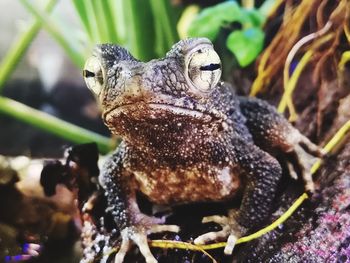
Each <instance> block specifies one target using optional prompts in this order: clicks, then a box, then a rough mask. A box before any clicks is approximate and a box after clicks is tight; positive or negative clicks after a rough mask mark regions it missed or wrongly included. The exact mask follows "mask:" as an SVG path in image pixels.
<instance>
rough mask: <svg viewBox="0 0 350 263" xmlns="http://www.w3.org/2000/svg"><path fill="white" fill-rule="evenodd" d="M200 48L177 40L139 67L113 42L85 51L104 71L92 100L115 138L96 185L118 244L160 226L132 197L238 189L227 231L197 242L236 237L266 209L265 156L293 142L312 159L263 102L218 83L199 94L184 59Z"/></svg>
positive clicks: (268, 172)
mask: <svg viewBox="0 0 350 263" xmlns="http://www.w3.org/2000/svg"><path fill="white" fill-rule="evenodd" d="M202 44H205V45H211V43H210V42H209V40H207V39H203V38H201V39H188V40H184V41H180V42H179V43H177V44H175V45H174V46H173V48H172V49H171V51H170V52H168V54H167V55H166V57H165V58H163V59H159V60H152V61H149V62H147V63H143V62H140V61H137V60H136V59H134V58H133V57H132V56H131V55H130V54H129V53H128V52H127V51H126V50H125V49H123V48H121V47H119V46H116V45H109V44H105V45H100V46H98V47H97V49H96V50H95V54H94V55H95V56H96V57H98V58H99V60H100V62H101V65H102V67H103V69H104V74H105V80H104V84H103V88H102V90H101V92H100V93H99V94H98V97H99V99H100V102H101V105H102V109H103V119H104V121H105V123H106V125H107V126H108V127H109V128H110V130H111V131H112V132H113V133H115V134H118V135H120V136H122V138H123V141H122V143H121V144H120V146H119V147H118V149H117V150H116V152H115V153H114V154H113V155H112V156H111V157H110V158H109V160H108V161H107V162H106V163H105V165H104V168H103V169H102V173H101V175H100V181H101V184H102V185H103V187H104V189H105V191H106V196H107V199H108V203H109V210H110V211H112V213H113V215H114V218H115V221H116V223H117V225H118V227H119V229H120V230H121V231H122V230H125V229H127V231H124V234H123V233H122V235H123V239H124V240H133V241H135V242H136V243H138V242H140V241H137V240H136V239H137V238H135V236H137V234H138V233H144V234H147V233H148V230H150V229H151V228H152V225H154V224H158V223H162V222H163V221H162V220H161V219H155V218H153V217H147V216H145V215H143V214H142V213H141V212H140V211H139V209H138V207H137V204H136V201H135V193H136V192H137V191H141V192H142V193H143V194H145V195H146V196H147V197H148V198H149V200H150V201H152V202H153V203H157V204H167V205H176V204H182V203H192V202H203V201H214V202H219V201H227V200H231V199H232V198H233V197H234V196H235V195H236V194H237V191H238V190H242V189H243V191H242V192H243V199H242V204H241V207H240V209H239V211H236V212H234V213H229V218H228V220H229V221H227V222H228V228H227V229H228V231H227V232H226V233H222V234H218V235H215V234H213V233H212V234H209V235H207V236H204V237H203V238H201V239H200V240H198V241H199V242H198V243H203V242H207V241H210V240H213V239H217V238H227V237H228V236H229V235H231V234H232V235H234V236H235V237H236V238H239V237H240V236H242V235H244V234H245V232H246V231H247V230H248V229H249V228H251V227H254V226H257V225H259V224H260V223H261V222H262V220H264V219H266V217H267V216H268V215H269V213H270V212H271V211H270V208H271V203H272V201H273V199H274V197H275V193H276V189H277V185H278V182H279V180H280V178H281V174H282V171H281V166H280V164H279V163H278V162H277V160H276V159H275V158H274V157H273V156H272V155H270V153H273V152H276V150H278V151H279V152H293V151H294V149H295V145H297V144H299V143H300V144H303V142H305V143H304V144H303V145H304V148H307V149H308V148H312V149H313V150H314V151H316V152H317V153H318V148H317V147H316V146H314V145H312V144H311V143H309V141H308V140H307V139H306V138H305V137H303V136H302V135H301V134H300V133H299V132H298V131H297V130H296V129H294V128H293V127H292V126H291V125H290V124H289V123H288V122H287V121H286V120H285V119H284V118H283V117H282V116H281V115H279V114H277V113H276V111H275V109H274V108H273V107H271V106H269V105H268V104H267V103H265V102H263V101H261V100H258V99H249V98H241V97H238V96H235V94H234V92H233V90H232V89H231V87H230V86H228V85H227V84H224V83H222V82H218V84H217V85H216V86H215V87H214V88H212V89H210V90H209V91H203V90H201V89H198V88H196V87H195V85H193V83H191V80H190V79H189V78H188V75H187V74H188V72H187V64H186V59H187V56H188V53H190V52H191V50H193V49H194V48H195V47H197V46H198V45H202ZM102 82H103V81H102V80H101V83H102ZM305 145H306V146H305ZM309 146H310V147H309ZM312 149H311V150H310V149H308V150H309V151H311V152H312ZM269 152H270V153H269ZM214 221H215V220H214ZM219 221H220V220H219ZM233 242H234V241H233ZM127 243H128V242H126V243H125V244H122V249H124V250H125V248H126V247H127V246H128V244H127ZM140 243H142V242H140ZM138 245H139V246H140V244H139V243H138ZM232 248H233V247H232ZM232 248H231V251H232ZM142 250H143V249H142V248H141V252H142V253H144V255H145V257H146V260H148V261H149V262H151V261H152V260H151V259H150V257H151V256H149V255H147V253H148V252H147V251H146V252H145V249H144V252H143V251H142ZM231 251H230V249H228V253H230V252H231ZM122 253H125V251H124V252H122ZM122 258H123V255H120V259H121V260H122Z"/></svg>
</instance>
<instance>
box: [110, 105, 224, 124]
mask: <svg viewBox="0 0 350 263" xmlns="http://www.w3.org/2000/svg"><path fill="white" fill-rule="evenodd" d="M122 114H124V115H127V116H129V117H131V118H135V119H145V118H150V119H161V118H163V117H169V116H171V115H173V116H177V117H189V118H192V119H196V120H200V121H203V122H211V121H213V120H215V119H216V120H217V119H219V116H216V115H217V114H214V113H211V112H205V111H203V112H202V111H200V110H197V109H189V108H185V107H182V106H175V105H171V104H165V103H132V104H125V105H121V106H117V107H116V108H114V109H112V110H110V111H108V112H105V113H104V115H105V117H106V118H107V119H108V118H118V116H120V115H122Z"/></svg>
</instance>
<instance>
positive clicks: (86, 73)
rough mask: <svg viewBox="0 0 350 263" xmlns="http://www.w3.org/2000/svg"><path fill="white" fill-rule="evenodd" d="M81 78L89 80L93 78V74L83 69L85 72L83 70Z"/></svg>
mask: <svg viewBox="0 0 350 263" xmlns="http://www.w3.org/2000/svg"><path fill="white" fill-rule="evenodd" d="M83 76H84V77H85V78H91V77H95V73H93V72H91V71H88V70H86V69H85V70H83Z"/></svg>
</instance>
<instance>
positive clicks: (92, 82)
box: [83, 57, 105, 95]
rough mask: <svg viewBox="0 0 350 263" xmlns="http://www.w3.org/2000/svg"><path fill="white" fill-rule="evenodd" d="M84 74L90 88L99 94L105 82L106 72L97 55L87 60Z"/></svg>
mask: <svg viewBox="0 0 350 263" xmlns="http://www.w3.org/2000/svg"><path fill="white" fill-rule="evenodd" d="M83 76H84V80H85V83H86V85H87V86H88V88H89V89H91V90H92V91H93V92H94V93H95V94H96V95H99V94H100V92H101V90H102V88H103V86H104V84H105V74H104V71H103V68H102V65H101V63H100V61H99V59H98V58H97V57H91V58H89V59H88V60H87V61H86V63H85V66H84V70H83Z"/></svg>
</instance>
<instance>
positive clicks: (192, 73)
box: [188, 46, 221, 92]
mask: <svg viewBox="0 0 350 263" xmlns="http://www.w3.org/2000/svg"><path fill="white" fill-rule="evenodd" d="M188 77H189V79H190V80H191V82H192V83H193V85H194V86H195V88H197V89H198V90H200V91H202V92H209V91H210V90H211V89H212V88H213V87H215V86H216V84H217V83H218V81H219V80H220V77H221V61H220V58H219V56H218V54H217V53H216V52H215V51H214V49H213V48H212V47H211V46H205V47H202V48H200V49H197V50H196V51H194V52H193V53H192V55H191V56H190V58H189V62H188Z"/></svg>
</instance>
